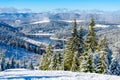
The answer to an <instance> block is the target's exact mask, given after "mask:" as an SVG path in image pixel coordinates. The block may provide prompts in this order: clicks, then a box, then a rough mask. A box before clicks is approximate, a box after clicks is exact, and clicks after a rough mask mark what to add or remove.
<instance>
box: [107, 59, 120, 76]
mask: <svg viewBox="0 0 120 80" xmlns="http://www.w3.org/2000/svg"><path fill="white" fill-rule="evenodd" d="M109 74H112V75H118V76H120V64H119V62H118V61H117V59H114V60H113V61H112V63H111V65H110V68H109Z"/></svg>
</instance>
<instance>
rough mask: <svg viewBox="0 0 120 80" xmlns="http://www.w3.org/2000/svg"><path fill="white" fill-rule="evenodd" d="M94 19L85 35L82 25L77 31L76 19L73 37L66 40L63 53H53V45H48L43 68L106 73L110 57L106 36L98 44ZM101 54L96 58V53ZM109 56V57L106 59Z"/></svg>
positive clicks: (42, 63) (42, 61)
mask: <svg viewBox="0 0 120 80" xmlns="http://www.w3.org/2000/svg"><path fill="white" fill-rule="evenodd" d="M94 26H95V22H94V19H91V22H90V24H89V29H88V34H87V35H86V36H85V39H84V35H83V29H82V26H81V27H80V29H79V30H78V31H77V23H76V20H75V21H74V27H73V30H72V37H71V38H68V39H67V40H66V47H65V48H64V52H63V53H58V52H57V53H56V52H55V53H53V54H52V50H51V46H50V45H48V47H47V49H46V54H44V55H43V56H42V57H41V62H40V69H41V70H66V71H70V70H71V71H75V72H76V71H81V72H90V73H93V72H96V73H101V74H103V73H105V72H106V69H107V66H106V64H108V63H109V60H108V59H110V58H108V57H107V55H109V53H110V52H109V49H108V46H107V44H106V38H105V37H104V38H101V39H100V41H99V44H98V39H97V37H96V31H95V28H94ZM98 54H99V55H100V57H98V58H97V61H96V59H95V57H94V56H95V55H98ZM106 58H108V59H106Z"/></svg>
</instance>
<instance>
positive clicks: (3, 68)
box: [0, 53, 5, 71]
mask: <svg viewBox="0 0 120 80" xmlns="http://www.w3.org/2000/svg"><path fill="white" fill-rule="evenodd" d="M0 65H1V71H4V70H5V53H2V57H1V64H0Z"/></svg>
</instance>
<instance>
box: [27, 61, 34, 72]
mask: <svg viewBox="0 0 120 80" xmlns="http://www.w3.org/2000/svg"><path fill="white" fill-rule="evenodd" d="M27 69H30V70H33V69H34V67H33V64H32V61H30V62H29V63H28V66H27Z"/></svg>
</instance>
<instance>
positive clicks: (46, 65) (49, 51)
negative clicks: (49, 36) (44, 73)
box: [40, 45, 52, 70]
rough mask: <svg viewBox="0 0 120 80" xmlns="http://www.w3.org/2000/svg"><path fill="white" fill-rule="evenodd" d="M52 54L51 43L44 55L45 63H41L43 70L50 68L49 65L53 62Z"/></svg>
mask: <svg viewBox="0 0 120 80" xmlns="http://www.w3.org/2000/svg"><path fill="white" fill-rule="evenodd" d="M51 56H52V49H51V45H48V46H47V48H46V54H44V55H43V57H42V58H43V59H42V60H43V62H42V63H43V64H41V65H40V69H41V70H48V69H49V65H50V62H51Z"/></svg>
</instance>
